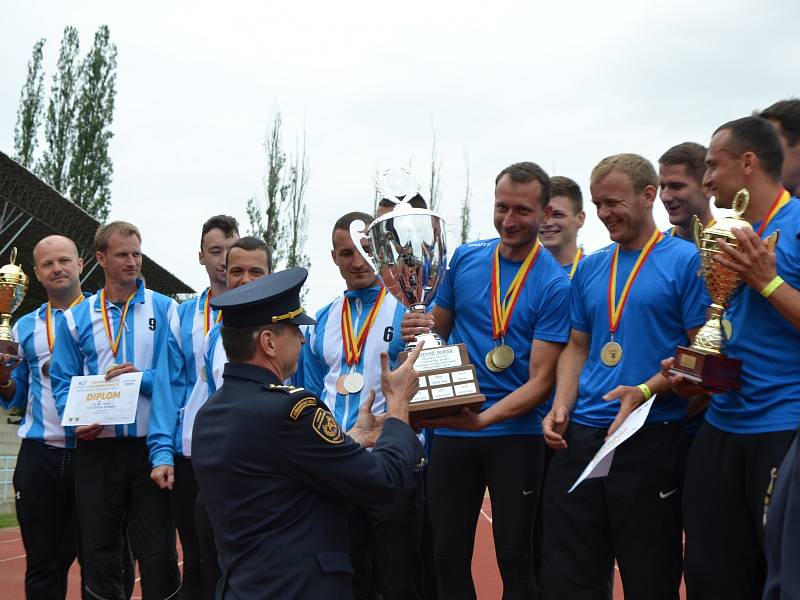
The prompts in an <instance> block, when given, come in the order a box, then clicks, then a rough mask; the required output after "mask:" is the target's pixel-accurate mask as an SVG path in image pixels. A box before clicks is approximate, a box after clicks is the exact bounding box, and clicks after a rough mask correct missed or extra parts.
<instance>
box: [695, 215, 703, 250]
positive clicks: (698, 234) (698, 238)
mask: <svg viewBox="0 0 800 600" xmlns="http://www.w3.org/2000/svg"><path fill="white" fill-rule="evenodd" d="M703 231H705V228H704V227H703V224H702V223H701V222H700V219H698V218H697V215H693V216H692V234H693V235H694V243H695V245H696V246H697V248H698V249H700V243H701V242H702V240H703Z"/></svg>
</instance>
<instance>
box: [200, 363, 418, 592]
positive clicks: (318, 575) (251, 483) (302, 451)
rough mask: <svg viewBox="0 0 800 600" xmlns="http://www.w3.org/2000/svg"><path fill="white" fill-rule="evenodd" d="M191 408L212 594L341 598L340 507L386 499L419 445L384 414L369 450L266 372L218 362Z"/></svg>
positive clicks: (403, 478)
mask: <svg viewBox="0 0 800 600" xmlns="http://www.w3.org/2000/svg"><path fill="white" fill-rule="evenodd" d="M223 377H224V383H223V385H222V387H221V388H220V390H219V391H218V392H217V393H216V394H214V395H213V396H212V397H211V398H210V399H209V400H208V402H207V403H206V404H205V406H203V408H202V409H201V410H200V411H199V412H198V414H197V419H196V421H195V425H194V433H193V444H192V446H193V452H192V454H193V456H192V463H193V465H194V470H195V474H196V476H197V482H198V484H199V486H200V493H201V494H202V496H203V499H204V501H205V505H206V507H207V509H208V514H209V517H210V519H211V525H212V527H213V529H214V535H215V536H216V544H217V551H218V553H219V559H220V567H221V569H222V578H221V580H220V582H219V586H218V588H217V598H218V599H225V600H239V599H242V600H257V599H259V598H276V599H281V600H286V599H291V598H302V599H312V600H313V599H317V598H331V599H339V598H352V582H351V574H352V566H351V564H350V556H349V551H348V543H347V514H346V505H348V504H349V505H356V506H374V505H379V504H387V503H390V502H391V501H392V500H393V498H394V495H395V494H396V493H399V491H400V490H402V489H404V488H406V487H408V485H409V481H408V480H409V479H410V478H411V477H413V473H414V468H415V466H416V465H417V464H418V462H419V461H420V460H421V457H422V447H421V446H420V444H419V442H418V440H417V438H416V436H415V435H414V432H413V430H412V429H411V428H410V427H409V426H408V425H406V424H405V423H403V422H402V421H400V420H398V419H387V420H386V422H385V424H384V427H383V433H382V435H381V437H380V439H379V440H378V443H377V444H376V445H375V448H374V449H373V450H372V452H369V451H367V450H365V449H364V448H361V447H360V446H359V445H358V444H356V443H355V442H354V441H353V440H351V439H350V438H349V437H347V436H346V435H344V434H343V433H342V432H341V430H340V429H339V426H338V425H337V423H336V420H335V419H334V418H333V415H331V413H330V411H329V410H328V409H327V408H326V407H325V405H324V404H323V403H322V402H320V401H319V400H318V399H317V398H316V397H314V396H313V395H312V394H310V393H309V392H307V391H305V390H303V389H302V388H292V387H290V386H283V385H281V381H280V380H279V379H278V378H277V377H276V376H275V375H274V374H273V373H271V372H269V371H266V370H264V369H261V368H259V367H256V366H254V365H247V364H231V363H229V364H227V365H226V366H225V371H224V373H223Z"/></svg>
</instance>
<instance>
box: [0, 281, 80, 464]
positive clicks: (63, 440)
mask: <svg viewBox="0 0 800 600" xmlns="http://www.w3.org/2000/svg"><path fill="white" fill-rule="evenodd" d="M90 295H91V294H84V298H85V297H87V296H90ZM52 316H53V323H52V327H53V332H52V333H53V334H54V335H55V333H56V328H57V326H58V323H59V322H60V321H61V320H63V318H64V313H63V311H62V310H59V309H55V308H54V309H53V310H52ZM12 333H13V338H14V340H15V341H16V342H17V343H18V344H19V351H18V354H19V356H20V357H21V358H22V361H21V362H20V364H19V365H18V366H17V368H16V369H14V371H12V377H13V379H14V382H15V383H16V392H15V393H14V397H13V398H11V399H10V400H9V401H5V400H3V399H2V398H0V406H2V407H3V408H5V409H9V408H21V409H24V410H25V414H24V415H23V417H22V421H21V422H20V424H19V428H18V429H17V435H18V436H19V437H21V438H22V439H27V440H34V441H37V442H43V443H45V444H47V445H49V446H56V447H59V448H74V447H75V433H74V431H73V430H72V428H69V429H65V428H64V427H62V426H61V418H60V417H59V415H58V410H57V409H56V402H55V399H54V397H53V390H52V387H51V381H50V378H49V377H47V376H45V375H44V373H43V372H42V368H43V367H44V365H45V363H46V362H47V361H48V360H51V355H50V348H49V347H48V343H47V302H45V303H44V304H42V305H41V306H40V307H39V308H38V309H36V310H35V311H33V312H30V313H28V314H27V315H25V316H23V317H21V318H20V319H19V320H17V322H16V323H15V324H14V329H13V332H12ZM51 366H52V364H51Z"/></svg>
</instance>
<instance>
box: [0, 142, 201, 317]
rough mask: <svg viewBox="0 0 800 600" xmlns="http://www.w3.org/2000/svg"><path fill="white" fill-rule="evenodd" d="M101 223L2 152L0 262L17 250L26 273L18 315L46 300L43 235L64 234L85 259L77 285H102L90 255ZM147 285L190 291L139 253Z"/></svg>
mask: <svg viewBox="0 0 800 600" xmlns="http://www.w3.org/2000/svg"><path fill="white" fill-rule="evenodd" d="M99 226H100V222H99V221H97V220H96V219H95V218H94V217H92V216H91V215H90V214H89V213H87V212H86V211H84V210H83V209H82V208H80V207H79V206H77V205H76V204H73V203H72V202H70V201H69V200H67V199H66V198H64V196H62V195H61V194H59V193H58V192H57V191H56V190H54V189H53V188H51V187H50V186H49V185H47V184H46V183H45V182H44V181H42V180H41V179H39V178H38V177H36V175H34V174H33V173H31V172H30V171H28V170H27V169H25V168H24V167H23V166H22V165H20V164H19V163H17V162H16V161H14V160H12V159H11V158H9V157H8V156H7V155H5V154H3V153H2V152H0V266H2V265H4V264H7V263H8V259H9V254H10V252H11V248H12V247H15V246H16V248H17V249H18V257H17V264H18V265H21V266H22V268H23V270H24V271H25V274H26V275H28V277H29V279H30V283H29V284H28V293H27V295H26V296H25V301H24V302H23V304H22V306H21V307H20V308H19V309H18V310H17V311H16V313H15V316H17V317H19V316H21V315H24V314H25V313H26V312H29V311H31V310H33V309H34V308H35V307H36V306H38V305H39V304H41V303H42V302H44V301H45V300H46V299H47V296H46V294H45V292H44V289H43V288H42V286H41V284H40V283H39V282H38V281H36V277H35V276H34V274H33V260H32V258H33V247H34V246H35V245H36V243H37V242H38V241H39V240H41V239H42V238H43V237H46V236H48V235H53V234H59V235H64V236H67V237H68V238H70V239H72V240H73V241H74V242H75V244H76V245H77V246H78V254H79V255H80V256H81V258H83V265H84V266H83V275H82V276H81V284H82V286H83V289H84V290H86V291H90V292H93V291H95V290H98V289H100V288H101V287H102V286H103V271H102V269H100V265H98V264H97V260H96V259H95V256H94V234H95V231H97V228H98V227H99ZM142 275H143V277H144V279H145V280H146V281H147V287H148V288H150V289H152V290H155V291H157V292H161V293H162V294H166V295H168V296H176V295H178V294H191V293H193V292H194V290H193V289H192V288H190V287H189V286H188V285H186V284H185V283H183V282H182V281H181V280H180V279H178V278H177V277H175V276H174V275H173V274H172V273H170V272H169V271H167V270H166V269H164V267H162V266H160V265H158V264H157V263H156V262H155V261H153V260H152V259H150V258H148V257H147V256H143V257H142Z"/></svg>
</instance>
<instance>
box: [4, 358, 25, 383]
mask: <svg viewBox="0 0 800 600" xmlns="http://www.w3.org/2000/svg"><path fill="white" fill-rule="evenodd" d="M20 362H22V361H21V360H20V359H19V357H18V356H14V355H12V354H0V383H5V382H6V381H8V380H9V379H11V371H13V370H14V369H16V368H17V367H18V366H19V363H20Z"/></svg>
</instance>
